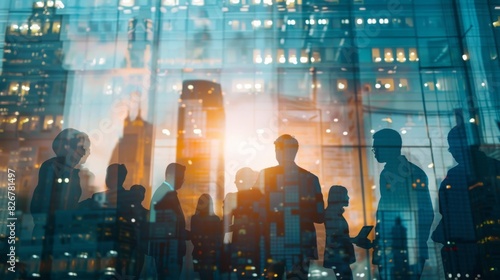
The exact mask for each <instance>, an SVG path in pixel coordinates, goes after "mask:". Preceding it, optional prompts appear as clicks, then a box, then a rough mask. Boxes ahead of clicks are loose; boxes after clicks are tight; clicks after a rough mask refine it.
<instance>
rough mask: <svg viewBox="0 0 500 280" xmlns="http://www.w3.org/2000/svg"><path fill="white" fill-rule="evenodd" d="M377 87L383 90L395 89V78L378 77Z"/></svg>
mask: <svg viewBox="0 0 500 280" xmlns="http://www.w3.org/2000/svg"><path fill="white" fill-rule="evenodd" d="M375 88H376V89H378V90H383V91H394V80H393V79H378V80H377V82H376V83H375Z"/></svg>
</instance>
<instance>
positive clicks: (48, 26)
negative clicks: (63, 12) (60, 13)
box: [42, 22, 51, 34]
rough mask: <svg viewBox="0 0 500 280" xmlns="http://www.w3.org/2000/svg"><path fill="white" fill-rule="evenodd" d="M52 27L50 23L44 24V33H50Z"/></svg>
mask: <svg viewBox="0 0 500 280" xmlns="http://www.w3.org/2000/svg"><path fill="white" fill-rule="evenodd" d="M50 25H51V24H50V22H46V23H44V24H43V28H42V33H43V34H47V33H49V31H50Z"/></svg>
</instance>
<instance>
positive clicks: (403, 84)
mask: <svg viewBox="0 0 500 280" xmlns="http://www.w3.org/2000/svg"><path fill="white" fill-rule="evenodd" d="M398 88H399V89H401V90H408V80H407V79H399V84H398Z"/></svg>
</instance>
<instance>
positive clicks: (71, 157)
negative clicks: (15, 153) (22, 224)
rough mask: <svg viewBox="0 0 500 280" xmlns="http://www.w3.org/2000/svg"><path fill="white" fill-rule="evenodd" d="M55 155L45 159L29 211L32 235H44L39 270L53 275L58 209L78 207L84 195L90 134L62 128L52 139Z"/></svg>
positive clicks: (43, 273)
mask: <svg viewBox="0 0 500 280" xmlns="http://www.w3.org/2000/svg"><path fill="white" fill-rule="evenodd" d="M52 150H53V151H54V153H55V154H56V156H55V157H53V158H51V159H48V160H46V161H45V162H44V163H43V164H42V166H41V167H40V171H39V173H38V184H37V186H36V187H35V190H34V192H33V198H32V200H31V205H30V211H31V214H32V215H33V222H34V224H35V227H34V228H33V237H40V236H43V242H42V244H43V245H42V252H41V261H40V274H41V277H42V278H43V279H50V278H51V276H52V275H51V273H52V258H53V256H52V252H53V245H54V233H55V227H56V218H55V217H56V212H57V211H61V210H75V209H76V208H77V205H78V201H79V200H80V196H81V195H82V187H81V185H80V175H79V172H80V169H78V167H79V165H80V164H83V163H85V160H86V159H87V157H88V155H89V154H90V140H89V137H88V135H87V134H85V133H83V132H81V131H78V130H76V129H72V128H67V129H64V130H63V131H61V132H60V133H59V134H58V135H57V136H56V138H55V139H54V141H53V142H52Z"/></svg>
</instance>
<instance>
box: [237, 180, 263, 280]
mask: <svg viewBox="0 0 500 280" xmlns="http://www.w3.org/2000/svg"><path fill="white" fill-rule="evenodd" d="M236 195H237V197H236V201H237V207H236V209H234V210H233V213H232V216H233V224H232V225H231V227H230V230H231V231H232V242H231V244H230V253H231V265H232V268H233V271H235V272H236V275H237V278H238V279H258V278H260V275H261V273H262V265H261V262H262V256H261V253H262V247H263V246H264V240H263V239H262V234H263V232H262V231H263V223H264V217H265V212H264V211H263V210H264V209H263V208H264V207H263V204H264V203H263V195H262V193H261V191H260V190H259V189H257V188H249V189H244V190H240V191H238V193H237V194H236ZM249 268H252V269H249Z"/></svg>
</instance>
